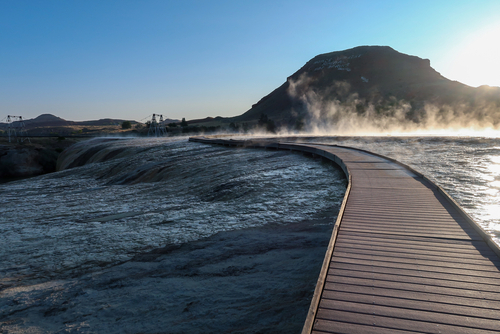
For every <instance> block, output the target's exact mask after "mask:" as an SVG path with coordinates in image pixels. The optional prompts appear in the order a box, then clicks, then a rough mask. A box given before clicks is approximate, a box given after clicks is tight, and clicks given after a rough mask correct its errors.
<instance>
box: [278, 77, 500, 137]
mask: <svg viewBox="0 0 500 334" xmlns="http://www.w3.org/2000/svg"><path fill="white" fill-rule="evenodd" d="M312 81H314V79H313V78H312V77H311V76H308V75H307V74H305V73H304V74H302V75H301V76H300V77H299V78H298V79H297V80H290V81H289V83H290V85H289V87H288V90H287V93H288V96H289V97H290V98H291V100H292V101H294V103H295V105H296V107H295V109H296V110H293V111H292V112H293V113H294V115H295V116H298V115H302V117H303V118H304V119H303V122H304V128H303V130H304V131H305V132H307V133H309V134H312V135H323V136H328V135H331V134H336V135H349V136H357V135H361V136H365V135H368V134H371V135H384V134H394V133H423V134H425V133H443V132H453V133H455V135H456V134H457V131H459V132H464V131H468V132H479V131H484V130H487V131H498V130H500V99H498V98H497V99H496V101H495V100H493V99H491V98H489V99H486V98H482V97H481V96H480V95H479V94H478V96H476V97H474V98H472V97H467V96H464V101H463V102H461V103H454V104H453V105H450V104H443V103H435V102H433V101H432V100H430V101H427V102H425V103H423V102H418V103H412V102H411V101H407V100H404V99H397V98H395V97H390V98H382V97H381V96H377V97H376V98H371V99H366V98H362V97H360V96H359V94H358V93H350V90H351V89H350V85H349V83H347V82H343V81H337V82H334V83H333V84H331V85H330V86H328V88H326V89H323V90H319V91H316V90H315V89H311V88H310V87H309V86H310V84H311V82H312ZM486 90H487V88H484V90H483V92H482V93H483V94H484V95H487V94H486V93H487V91H486ZM467 99H468V100H467ZM479 135H481V134H479Z"/></svg>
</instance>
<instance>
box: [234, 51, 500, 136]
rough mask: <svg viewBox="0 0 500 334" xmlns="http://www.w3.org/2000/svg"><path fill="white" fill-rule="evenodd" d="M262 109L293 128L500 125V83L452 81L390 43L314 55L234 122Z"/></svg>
mask: <svg viewBox="0 0 500 334" xmlns="http://www.w3.org/2000/svg"><path fill="white" fill-rule="evenodd" d="M262 114H266V115H267V116H268V117H269V118H271V119H273V120H275V121H277V122H278V124H280V125H282V126H285V127H288V128H293V126H294V124H295V125H296V124H297V121H302V120H304V122H306V123H307V122H312V121H314V122H316V123H318V122H319V123H321V122H330V123H332V124H335V123H338V122H340V121H342V120H345V119H346V117H349V118H353V117H354V118H356V119H357V121H359V120H360V118H363V119H364V121H365V123H367V122H368V123H369V120H375V121H376V122H378V123H377V124H379V123H380V124H379V125H382V123H384V122H385V123H387V122H392V123H397V122H402V123H407V124H410V123H413V124H419V123H425V124H430V122H431V121H432V122H433V124H437V123H439V122H446V121H450V119H451V120H452V121H456V122H460V124H462V123H464V122H468V121H471V119H474V120H477V121H478V122H480V123H481V122H482V123H481V124H489V125H492V126H498V125H499V123H500V88H499V87H489V86H481V87H479V88H473V87H469V86H467V85H464V84H462V83H460V82H457V81H451V80H449V79H447V78H445V77H443V76H442V75H441V74H440V73H438V72H436V71H435V70H434V69H433V68H432V67H431V66H430V61H429V60H428V59H422V58H419V57H416V56H409V55H406V54H403V53H400V52H397V51H395V50H394V49H392V48H390V47H388V46H360V47H356V48H353V49H349V50H344V51H337V52H331V53H326V54H322V55H318V56H316V57H314V58H313V59H311V60H310V61H308V62H307V63H306V64H305V65H304V66H303V67H302V68H301V69H299V70H298V71H297V72H295V73H294V74H292V75H291V76H290V77H288V78H287V80H286V82H285V83H283V84H282V85H281V86H280V87H278V88H276V89H275V90H274V91H273V92H271V93H270V94H268V95H266V96H265V97H263V98H262V99H261V100H260V101H258V102H257V103H256V104H254V105H253V106H252V108H251V109H250V110H248V111H247V112H245V113H244V114H242V115H240V116H237V117H234V118H232V119H231V121H234V122H248V121H256V120H258V119H259V117H261V115H262ZM382 119H383V120H384V122H382V121H381V120H382ZM385 123H384V124H385ZM462 125H463V124H462Z"/></svg>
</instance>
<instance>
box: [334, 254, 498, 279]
mask: <svg viewBox="0 0 500 334" xmlns="http://www.w3.org/2000/svg"><path fill="white" fill-rule="evenodd" d="M332 262H339V263H349V264H360V265H366V266H378V267H387V268H400V269H418V270H422V271H428V272H436V273H449V274H456V275H468V276H474V277H490V278H498V275H499V274H498V272H497V271H478V270H474V269H468V268H450V267H441V266H434V265H433V264H432V263H431V264H415V263H404V262H395V261H381V260H373V259H371V260H366V259H356V258H349V257H339V256H338V257H335V260H334V261H332Z"/></svg>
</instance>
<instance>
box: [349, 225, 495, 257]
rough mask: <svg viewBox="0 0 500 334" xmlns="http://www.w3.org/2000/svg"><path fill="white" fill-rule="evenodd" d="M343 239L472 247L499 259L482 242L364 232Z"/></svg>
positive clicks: (354, 233) (461, 247) (357, 232)
mask: <svg viewBox="0 0 500 334" xmlns="http://www.w3.org/2000/svg"><path fill="white" fill-rule="evenodd" d="M342 235H343V238H345V239H346V240H356V239H359V240H364V241H367V240H374V241H377V240H380V241H382V240H386V241H387V244H390V243H401V242H404V243H408V244H409V245H414V244H418V245H429V246H434V247H436V246H437V247H447V248H457V247H458V248H460V249H465V250H467V249H470V247H472V248H474V249H476V250H477V251H480V252H481V253H483V252H487V253H488V254H492V255H493V256H494V257H497V256H496V254H495V253H494V252H493V251H492V250H491V249H490V248H489V247H488V246H487V245H486V243H485V242H484V241H482V240H480V241H475V240H454V239H440V238H425V237H419V236H414V237H413V236H401V235H381V234H370V233H366V232H363V231H344V232H343V234H342ZM497 258H498V257H497Z"/></svg>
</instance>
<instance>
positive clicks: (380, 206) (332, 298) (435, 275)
mask: <svg viewBox="0 0 500 334" xmlns="http://www.w3.org/2000/svg"><path fill="white" fill-rule="evenodd" d="M190 140H192V141H198V142H204V143H209V144H219V145H226V146H250V147H263V148H274V149H286V150H294V151H301V152H306V153H309V154H313V155H319V156H322V157H325V158H327V159H330V160H332V161H334V162H335V163H337V164H338V165H339V166H340V167H341V168H342V169H343V170H344V172H345V173H346V175H347V177H348V178H349V186H348V189H347V191H346V195H345V197H344V201H343V204H342V207H341V210H340V213H339V216H338V218H337V221H336V223H335V226H334V230H333V233H332V237H331V241H330V244H329V247H328V249H327V253H326V256H325V260H324V263H323V267H322V271H321V273H320V277H319V279H318V283H317V285H316V290H315V293H314V296H313V300H312V303H311V307H310V310H309V313H308V317H307V320H306V322H305V325H304V328H303V331H302V333H499V332H500V270H499V268H500V258H499V255H500V249H499V248H498V246H497V245H496V244H495V243H494V242H493V241H492V240H491V238H490V237H489V235H487V234H486V233H485V232H484V231H483V230H482V229H481V228H480V227H479V226H478V225H477V224H476V223H475V222H474V221H473V220H472V219H471V218H470V217H469V216H468V215H467V214H466V213H465V212H464V211H463V210H462V209H461V208H460V207H459V206H458V204H456V203H455V201H453V199H451V198H450V197H449V196H448V194H446V192H445V191H444V190H443V189H441V188H440V187H438V186H436V185H435V184H433V183H432V182H431V181H430V180H428V179H427V178H426V177H425V176H423V175H422V174H420V173H418V172H416V171H414V170H413V169H411V168H409V167H407V166H405V165H403V164H400V163H398V162H397V161H394V160H392V159H389V158H385V157H382V156H380V155H376V154H373V153H369V152H366V151H362V150H358V149H352V148H345V147H338V146H328V145H319V144H295V143H277V142H268V141H238V140H221V139H207V138H200V137H198V138H191V139H190Z"/></svg>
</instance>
